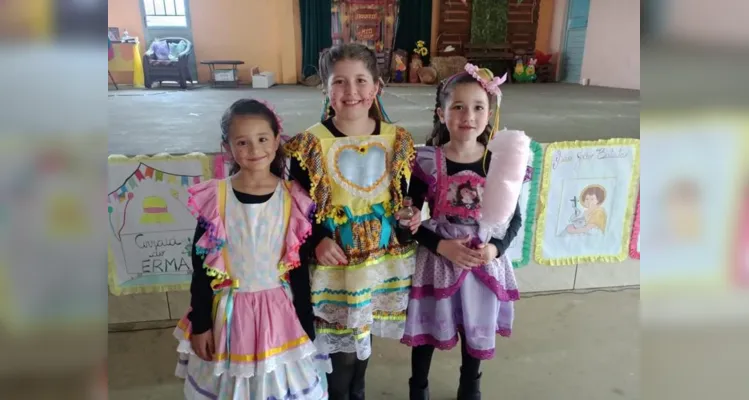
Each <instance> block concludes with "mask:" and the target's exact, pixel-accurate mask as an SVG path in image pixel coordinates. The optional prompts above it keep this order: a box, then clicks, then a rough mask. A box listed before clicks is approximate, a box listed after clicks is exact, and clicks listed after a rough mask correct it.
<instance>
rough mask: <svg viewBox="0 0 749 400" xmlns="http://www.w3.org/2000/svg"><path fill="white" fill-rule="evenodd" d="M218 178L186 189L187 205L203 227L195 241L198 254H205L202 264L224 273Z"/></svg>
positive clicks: (222, 224) (223, 243)
mask: <svg viewBox="0 0 749 400" xmlns="http://www.w3.org/2000/svg"><path fill="white" fill-rule="evenodd" d="M218 182H219V181H218V180H216V179H211V180H208V181H205V182H201V183H199V184H197V185H195V186H192V187H190V188H189V189H187V192H188V193H189V194H190V198H189V199H188V200H187V206H188V208H189V209H190V211H191V212H192V213H193V215H195V217H196V218H197V219H198V223H199V224H200V225H201V226H202V227H203V228H204V229H205V233H204V234H203V236H201V237H200V239H198V241H197V242H196V243H195V247H196V248H197V252H198V254H201V255H205V260H204V261H203V264H204V265H205V266H206V267H207V268H210V269H212V270H215V271H216V272H219V273H223V274H225V273H226V265H224V258H223V257H222V256H221V249H222V248H223V247H224V246H225V245H226V229H225V228H224V221H223V220H222V219H221V215H220V214H219V209H218V207H219V204H218Z"/></svg>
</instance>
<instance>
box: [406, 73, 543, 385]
mask: <svg viewBox="0 0 749 400" xmlns="http://www.w3.org/2000/svg"><path fill="white" fill-rule="evenodd" d="M502 82H503V81H502V80H501V79H499V78H494V77H493V75H492V73H491V72H490V71H488V70H485V69H478V68H476V67H475V66H472V65H470V64H468V65H467V66H466V71H465V72H462V73H459V74H456V75H454V76H452V77H450V78H448V79H446V80H445V81H443V82H442V83H441V84H440V86H439V87H438V89H437V105H436V108H435V114H434V131H433V133H432V136H431V137H430V138H429V139H428V140H427V146H426V147H422V148H419V149H417V155H416V163H415V166H414V174H413V176H412V179H411V182H410V187H409V191H408V192H409V195H410V196H411V197H412V198H413V205H414V206H415V207H417V208H420V207H421V206H422V204H423V202H424V201H427V202H428V203H429V209H430V214H431V216H430V219H429V220H427V221H425V222H424V223H422V225H421V227H420V228H419V231H418V232H417V233H416V235H415V237H416V240H417V241H418V242H419V248H418V250H417V255H416V270H415V272H414V275H413V278H412V287H411V293H410V299H409V303H408V315H407V317H406V328H405V334H404V336H403V338H402V339H401V342H402V343H404V344H407V345H409V346H411V347H412V348H413V349H412V353H411V369H412V372H411V379H410V380H409V386H410V391H409V392H410V399H411V400H428V399H429V389H428V376H429V368H430V366H431V362H432V355H433V353H434V349H435V348H437V349H440V350H449V349H452V348H453V347H455V346H456V345H457V343H458V341H460V342H461V346H460V347H461V352H462V365H461V369H460V379H459V387H458V399H459V400H469V399H470V400H478V399H480V398H481V392H480V388H479V380H480V377H481V374H480V365H481V360H488V359H491V358H493V357H494V348H495V337H496V334H499V335H501V336H509V335H510V331H511V329H512V321H513V302H514V301H515V300H517V299H518V298H519V295H518V288H517V284H516V281H515V275H514V272H513V267H512V263H511V262H510V260H509V258H508V256H507V255H506V254H505V251H506V250H507V248H508V247H509V245H510V243H511V242H512V240H513V239H514V238H515V236H516V235H517V233H518V230H519V229H520V226H521V217H520V211H519V208H518V207H517V202H518V196H519V191H520V187H521V185H522V182H523V178H524V176H525V168H526V165H527V161H528V156H529V144H530V139H528V138H527V136H525V134H524V133H522V132H519V131H504V130H503V131H500V132H496V128H497V127H496V125H497V124H498V112H499V106H498V104H499V100H500V97H501V92H500V91H499V85H500V84H501V83H502ZM492 112H494V113H496V114H494V116H495V123H494V128H493V127H492V125H490V124H489V118H490V116H491V115H492ZM494 133H496V136H497V137H496V138H494V139H492V138H493V136H494ZM490 164H491V168H490ZM487 171H488V173H487ZM487 217H491V218H487Z"/></svg>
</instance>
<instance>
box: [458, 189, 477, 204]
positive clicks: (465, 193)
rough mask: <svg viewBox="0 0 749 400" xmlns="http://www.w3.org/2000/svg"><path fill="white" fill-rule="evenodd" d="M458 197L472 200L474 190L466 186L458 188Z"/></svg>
mask: <svg viewBox="0 0 749 400" xmlns="http://www.w3.org/2000/svg"><path fill="white" fill-rule="evenodd" d="M460 197H461V198H462V199H463V200H470V201H473V200H474V199H476V192H474V191H473V189H471V188H467V187H466V188H463V189H460Z"/></svg>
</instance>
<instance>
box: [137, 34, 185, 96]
mask: <svg viewBox="0 0 749 400" xmlns="http://www.w3.org/2000/svg"><path fill="white" fill-rule="evenodd" d="M190 53H192V43H191V42H190V41H189V40H187V39H185V38H181V37H165V38H158V39H155V40H154V41H153V42H152V43H151V46H150V47H149V48H148V51H146V52H145V53H144V54H143V78H144V81H145V82H144V83H145V86H146V87H147V88H149V89H150V88H151V86H152V85H153V83H154V82H159V84H161V82H163V81H176V82H178V83H179V87H181V88H182V89H185V88H187V82H188V81H189V82H190V83H192V76H191V75H190V68H189V66H188V65H189V64H188V62H189V60H190Z"/></svg>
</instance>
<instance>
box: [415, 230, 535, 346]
mask: <svg viewBox="0 0 749 400" xmlns="http://www.w3.org/2000/svg"><path fill="white" fill-rule="evenodd" d="M433 228H434V229H435V230H436V231H437V233H439V234H440V235H441V236H442V237H444V238H448V239H452V238H460V237H466V236H473V237H475V235H476V233H477V227H474V226H470V225H468V226H467V225H456V224H444V225H441V226H436V227H435V226H433ZM412 283H413V286H412V288H411V294H410V299H409V303H408V317H407V319H406V327H405V332H404V336H403V338H402V339H401V342H402V343H404V344H406V345H409V346H420V345H432V346H435V347H436V348H438V349H441V350H449V349H452V348H453V347H455V345H456V344H457V343H458V337H459V335H458V333H459V332H464V333H465V337H466V347H467V349H468V352H469V354H471V356H473V357H475V358H478V359H481V360H488V359H491V358H493V357H494V349H495V343H496V341H495V339H496V334H499V335H501V336H510V333H511V331H512V322H513V318H514V307H513V302H514V301H515V300H517V299H519V297H520V296H519V293H518V288H517V283H516V280H515V273H514V270H513V268H512V263H511V262H510V260H509V258H508V257H507V255H503V256H501V257H499V258H497V259H495V260H493V261H492V262H491V263H489V264H487V265H484V266H481V267H477V268H474V269H472V270H470V271H469V270H463V269H459V268H456V267H455V266H453V264H452V262H450V261H448V260H447V259H446V258H444V257H442V256H439V255H437V254H434V253H432V252H431V251H430V250H428V249H426V248H425V247H421V246H420V247H419V249H418V251H417V256H416V270H415V272H414V276H413V281H412Z"/></svg>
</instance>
